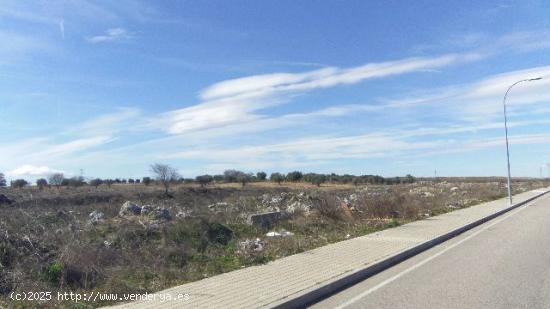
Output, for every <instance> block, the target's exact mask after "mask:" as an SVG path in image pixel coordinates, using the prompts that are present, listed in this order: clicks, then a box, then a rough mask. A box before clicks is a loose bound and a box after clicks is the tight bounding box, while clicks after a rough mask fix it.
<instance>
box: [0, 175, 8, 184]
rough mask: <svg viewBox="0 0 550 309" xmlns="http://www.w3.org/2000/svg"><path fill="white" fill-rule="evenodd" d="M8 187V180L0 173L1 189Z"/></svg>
mask: <svg viewBox="0 0 550 309" xmlns="http://www.w3.org/2000/svg"><path fill="white" fill-rule="evenodd" d="M6 185H7V184H6V178H5V177H4V174H2V173H0V187H5V186H6Z"/></svg>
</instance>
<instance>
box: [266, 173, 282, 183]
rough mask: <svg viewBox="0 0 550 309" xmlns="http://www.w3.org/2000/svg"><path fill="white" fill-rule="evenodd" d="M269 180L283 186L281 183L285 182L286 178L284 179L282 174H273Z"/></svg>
mask: <svg viewBox="0 0 550 309" xmlns="http://www.w3.org/2000/svg"><path fill="white" fill-rule="evenodd" d="M269 180H271V181H272V182H276V183H278V184H281V182H283V180H285V178H284V177H283V175H282V174H281V173H272V174H271V176H269Z"/></svg>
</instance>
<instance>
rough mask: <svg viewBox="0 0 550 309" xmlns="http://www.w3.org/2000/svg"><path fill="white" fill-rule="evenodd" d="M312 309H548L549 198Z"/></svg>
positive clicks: (460, 237)
mask: <svg viewBox="0 0 550 309" xmlns="http://www.w3.org/2000/svg"><path fill="white" fill-rule="evenodd" d="M313 308H392V309H394V308H550V195H545V196H543V197H541V198H539V199H537V200H535V201H533V202H531V203H529V204H527V205H526V206H522V207H520V208H517V209H515V210H513V211H511V212H509V213H506V214H504V215H502V216H500V217H497V218H496V219H494V220H491V221H489V222H487V223H485V224H483V225H481V226H479V227H477V228H475V229H472V230H470V231H468V232H466V233H464V234H462V235H460V236H458V237H455V238H453V239H452V240H449V241H447V242H445V243H443V244H441V245H438V246H436V247H434V248H432V249H430V250H428V251H425V252H423V253H422V254H419V255H417V256H415V257H413V258H411V259H409V260H407V261H405V262H403V263H401V264H398V265H397V266H394V267H392V268H390V269H388V270H386V271H384V272H381V273H379V274H377V275H376V276H373V277H371V278H369V279H367V280H365V281H363V282H360V283H358V284H356V285H354V286H352V287H350V288H348V289H346V290H344V291H342V292H340V293H338V294H335V295H333V296H332V297H329V298H327V299H325V300H323V301H321V302H319V303H317V304H315V305H313Z"/></svg>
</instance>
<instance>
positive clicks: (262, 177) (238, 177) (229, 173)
mask: <svg viewBox="0 0 550 309" xmlns="http://www.w3.org/2000/svg"><path fill="white" fill-rule="evenodd" d="M150 168H151V173H152V174H153V175H155V177H154V178H151V177H143V178H141V179H140V178H135V179H134V178H128V179H126V178H115V179H101V178H93V179H89V180H86V179H85V178H84V177H82V176H75V177H70V178H66V177H65V176H64V175H63V174H62V173H56V174H52V175H50V176H49V177H48V179H45V178H40V179H37V180H36V186H37V187H39V188H40V189H43V188H44V187H51V186H54V187H61V186H64V187H80V186H84V185H89V186H92V187H95V188H97V187H99V186H101V185H106V186H107V187H111V186H112V185H113V184H144V185H145V186H149V185H150V184H159V185H162V186H163V187H164V189H165V193H166V194H168V190H169V187H170V185H172V184H177V183H196V184H199V185H200V186H201V187H206V186H208V185H210V184H212V183H239V184H241V185H242V186H243V187H244V186H246V184H247V183H250V182H267V181H271V182H274V183H278V184H281V183H283V182H290V183H297V182H306V183H311V184H314V185H316V186H321V185H322V184H324V183H330V184H353V185H363V184H387V185H394V184H404V183H413V182H415V181H416V178H415V177H413V176H412V175H406V176H404V177H389V178H388V177H382V176H379V175H360V176H356V175H349V174H344V175H338V174H335V173H331V174H318V173H302V172H300V171H292V172H289V173H287V174H283V173H272V174H271V175H270V176H269V177H267V174H266V173H265V172H257V173H255V174H253V173H246V172H243V171H239V170H234V169H229V170H225V171H224V172H223V174H218V175H208V174H205V175H199V176H197V177H195V178H193V179H192V178H183V177H182V176H181V175H180V174H179V173H178V171H177V170H176V169H175V168H173V167H171V166H169V165H166V164H159V163H156V164H153V165H151V166H150ZM6 185H7V184H6V179H5V177H4V174H2V173H0V187H5V186H6ZM27 185H29V183H28V182H27V181H26V180H24V179H15V180H12V181H11V182H10V186H12V187H14V188H23V187H25V186H27Z"/></svg>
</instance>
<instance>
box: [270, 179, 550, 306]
mask: <svg viewBox="0 0 550 309" xmlns="http://www.w3.org/2000/svg"><path fill="white" fill-rule="evenodd" d="M549 192H550V190H548V191H544V192H542V193H540V194H537V195H535V196H533V197H531V198H528V199H527V200H525V201H522V202H519V203H517V204H514V205H512V206H510V207H508V208H506V209H503V210H500V211H498V212H496V213H494V214H491V215H489V216H486V217H484V218H481V219H479V220H477V221H474V222H472V223H470V224H467V225H465V226H462V227H460V228H457V229H455V230H453V231H451V232H448V233H446V234H443V235H441V236H438V237H436V238H434V239H432V240H428V241H426V242H424V243H421V244H419V245H417V246H414V247H412V248H409V249H406V250H405V251H402V252H400V253H398V254H395V255H393V256H390V257H388V258H386V259H384V260H382V261H379V262H377V263H375V264H372V265H370V266H368V267H366V268H364V269H359V270H357V271H355V272H353V273H351V274H349V275H347V276H345V277H343V278H340V279H338V280H336V281H334V282H332V283H329V284H327V285H325V286H322V287H320V288H317V289H315V290H313V291H309V292H307V293H305V294H303V295H300V296H298V297H296V298H293V299H289V300H287V301H284V302H283V303H281V304H279V305H276V306H275V307H273V308H278V309H287V308H304V307H307V306H309V305H312V304H314V303H316V302H319V301H320V300H322V299H325V298H327V297H329V296H331V295H333V294H336V293H338V292H340V291H342V290H344V289H346V288H348V287H350V286H352V285H354V284H356V283H359V282H360V281H363V280H365V279H367V278H369V277H372V276H374V275H376V274H377V273H379V272H382V271H384V270H386V269H388V268H390V267H392V266H394V265H396V264H399V263H401V262H403V261H405V260H407V259H409V258H411V257H413V256H415V255H417V254H419V253H422V252H424V251H426V250H428V249H430V248H432V247H435V246H436V245H439V244H441V243H443V242H445V241H447V240H449V239H451V238H453V237H456V236H458V235H460V234H462V233H464V232H466V231H468V230H471V229H473V228H474V227H476V226H479V225H481V224H483V223H485V222H487V221H490V220H492V219H494V218H496V217H498V216H501V215H502V214H504V213H507V212H509V211H511V210H513V209H515V208H518V207H520V206H522V205H525V204H527V203H529V202H531V201H533V200H535V199H537V198H539V197H541V196H543V195H545V194H547V193H549Z"/></svg>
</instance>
